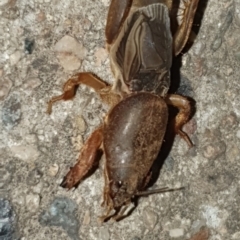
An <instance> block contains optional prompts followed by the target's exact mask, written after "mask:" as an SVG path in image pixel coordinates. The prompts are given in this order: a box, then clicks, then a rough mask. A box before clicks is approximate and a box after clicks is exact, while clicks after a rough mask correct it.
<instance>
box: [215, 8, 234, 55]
mask: <svg viewBox="0 0 240 240" xmlns="http://www.w3.org/2000/svg"><path fill="white" fill-rule="evenodd" d="M233 13H234V7H233V6H232V5H230V6H229V8H228V9H227V10H225V11H224V13H223V14H222V15H221V17H220V19H221V21H222V24H221V27H220V28H219V30H218V31H219V33H218V34H217V36H216V37H215V39H214V41H213V43H212V46H211V48H212V50H213V51H217V50H218V49H219V48H220V47H221V45H222V38H223V37H224V34H225V33H226V31H227V30H228V28H229V27H230V25H231V23H232V21H233Z"/></svg>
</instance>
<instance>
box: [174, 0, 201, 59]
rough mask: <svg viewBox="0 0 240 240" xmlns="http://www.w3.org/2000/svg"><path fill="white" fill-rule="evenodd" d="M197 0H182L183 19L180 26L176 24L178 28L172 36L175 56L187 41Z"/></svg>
mask: <svg viewBox="0 0 240 240" xmlns="http://www.w3.org/2000/svg"><path fill="white" fill-rule="evenodd" d="M198 1H199V0H186V1H184V5H185V9H184V13H183V20H182V23H181V24H180V26H178V30H177V32H176V33H175V35H174V37H173V52H174V55H175V56H177V55H178V54H179V53H180V52H181V51H182V49H183V48H184V47H185V45H186V42H187V41H188V38H189V35H190V32H191V29H192V24H193V20H194V17H195V12H196V10H197V6H198Z"/></svg>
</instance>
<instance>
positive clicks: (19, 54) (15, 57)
mask: <svg viewBox="0 0 240 240" xmlns="http://www.w3.org/2000/svg"><path fill="white" fill-rule="evenodd" d="M21 57H22V52H20V51H15V52H14V53H13V54H11V55H10V58H9V59H10V64H11V66H13V65H16V64H17V63H18V62H19V60H20V59H21Z"/></svg>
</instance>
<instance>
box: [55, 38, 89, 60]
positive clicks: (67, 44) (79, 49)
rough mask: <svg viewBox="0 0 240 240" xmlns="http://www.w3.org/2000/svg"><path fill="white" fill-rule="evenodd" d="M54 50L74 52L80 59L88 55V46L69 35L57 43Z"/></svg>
mask: <svg viewBox="0 0 240 240" xmlns="http://www.w3.org/2000/svg"><path fill="white" fill-rule="evenodd" d="M54 50H55V51H56V52H68V53H72V54H74V55H76V56H77V57H78V58H79V59H83V58H84V57H85V55H86V48H85V47H84V46H83V45H82V44H81V43H79V42H78V41H77V40H76V39H75V38H73V37H71V36H68V35H66V36H64V37H63V38H62V39H60V40H59V41H58V42H57V43H56V45H55V47H54Z"/></svg>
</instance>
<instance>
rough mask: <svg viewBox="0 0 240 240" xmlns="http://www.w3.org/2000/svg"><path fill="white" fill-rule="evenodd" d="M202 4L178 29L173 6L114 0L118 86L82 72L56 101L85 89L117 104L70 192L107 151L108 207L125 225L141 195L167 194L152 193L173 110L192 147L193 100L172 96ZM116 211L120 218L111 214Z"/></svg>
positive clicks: (153, 0)
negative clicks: (178, 62)
mask: <svg viewBox="0 0 240 240" xmlns="http://www.w3.org/2000/svg"><path fill="white" fill-rule="evenodd" d="M197 4H198V0H190V1H186V2H185V8H184V13H183V21H182V23H181V24H180V25H179V26H178V28H177V30H176V31H175V33H174V34H173V33H172V31H171V18H170V17H171V14H172V1H170V0H165V1H164V0H133V1H130V0H121V1H119V0H112V2H111V5H110V9H109V13H108V19H107V26H106V39H107V48H108V50H109V55H110V63H111V69H112V72H113V75H114V77H115V82H114V84H113V86H109V85H107V84H106V83H104V82H103V81H101V80H100V79H99V78H97V77H96V76H94V75H93V74H92V73H77V74H75V75H74V76H73V77H71V78H70V79H69V80H68V81H67V82H66V83H65V85H64V88H63V94H62V95H60V96H56V97H53V98H52V99H51V100H50V101H49V106H48V112H49V113H51V107H52V104H53V103H54V102H56V101H59V100H69V99H71V98H73V97H74V95H75V89H76V87H77V86H78V85H79V84H85V85H88V86H89V87H92V88H93V89H95V91H96V92H97V93H98V94H99V96H100V97H101V98H102V100H103V101H105V102H107V103H108V104H109V105H110V106H111V110H110V111H109V113H108V114H107V116H106V118H105V120H104V123H103V124H102V125H101V126H99V127H98V128H97V129H96V130H95V131H94V132H93V133H92V134H91V135H90V137H89V138H88V140H87V141H86V143H85V144H84V146H83V148H82V150H81V153H80V156H79V159H78V162H77V163H76V164H75V166H74V167H72V168H71V169H70V171H69V172H68V173H67V175H66V176H65V177H64V179H63V182H62V184H61V186H62V187H64V188H68V189H71V188H72V187H74V186H76V185H77V184H78V183H79V182H80V180H81V179H82V178H83V177H84V176H85V175H86V174H87V172H88V171H89V170H90V169H91V168H92V166H93V165H94V163H95V161H96V157H97V153H98V150H99V149H100V148H101V149H103V152H104V153H105V156H106V161H105V164H104V179H105V187H104V194H103V195H104V205H105V206H106V208H107V210H106V214H105V216H103V218H102V219H103V220H105V219H108V218H110V217H112V216H113V217H114V218H115V219H119V218H121V217H122V216H124V213H125V210H126V207H127V206H128V205H129V203H131V201H132V199H133V198H134V197H135V196H140V195H146V194H150V193H153V192H161V191H163V190H164V189H157V190H145V187H146V185H147V183H148V181H149V179H150V177H151V167H152V164H153V162H154V160H155V159H156V157H157V154H158V152H159V150H160V148H161V145H162V141H163V137H164V135H165V131H166V126H167V121H168V108H167V105H168V104H170V105H173V106H175V107H177V108H178V109H179V113H178V115H177V116H176V119H175V124H174V126H173V127H174V130H175V132H176V133H177V134H180V136H181V137H182V138H183V139H184V140H185V141H186V142H187V143H188V144H189V146H191V141H190V140H189V138H188V136H187V135H186V133H184V132H183V131H182V130H181V128H182V126H183V125H184V124H185V123H186V122H187V121H188V119H189V116H190V112H191V107H190V103H189V101H188V100H187V98H185V97H183V96H180V95H174V94H172V95H171V94H167V92H168V89H169V85H170V68H171V64H172V55H177V54H178V53H179V52H181V50H182V48H183V47H184V46H185V43H186V41H187V39H188V36H189V33H190V30H191V27H192V22H193V18H194V14H195V11H196V8H197ZM112 210H115V213H113V214H112V215H111V212H112Z"/></svg>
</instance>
